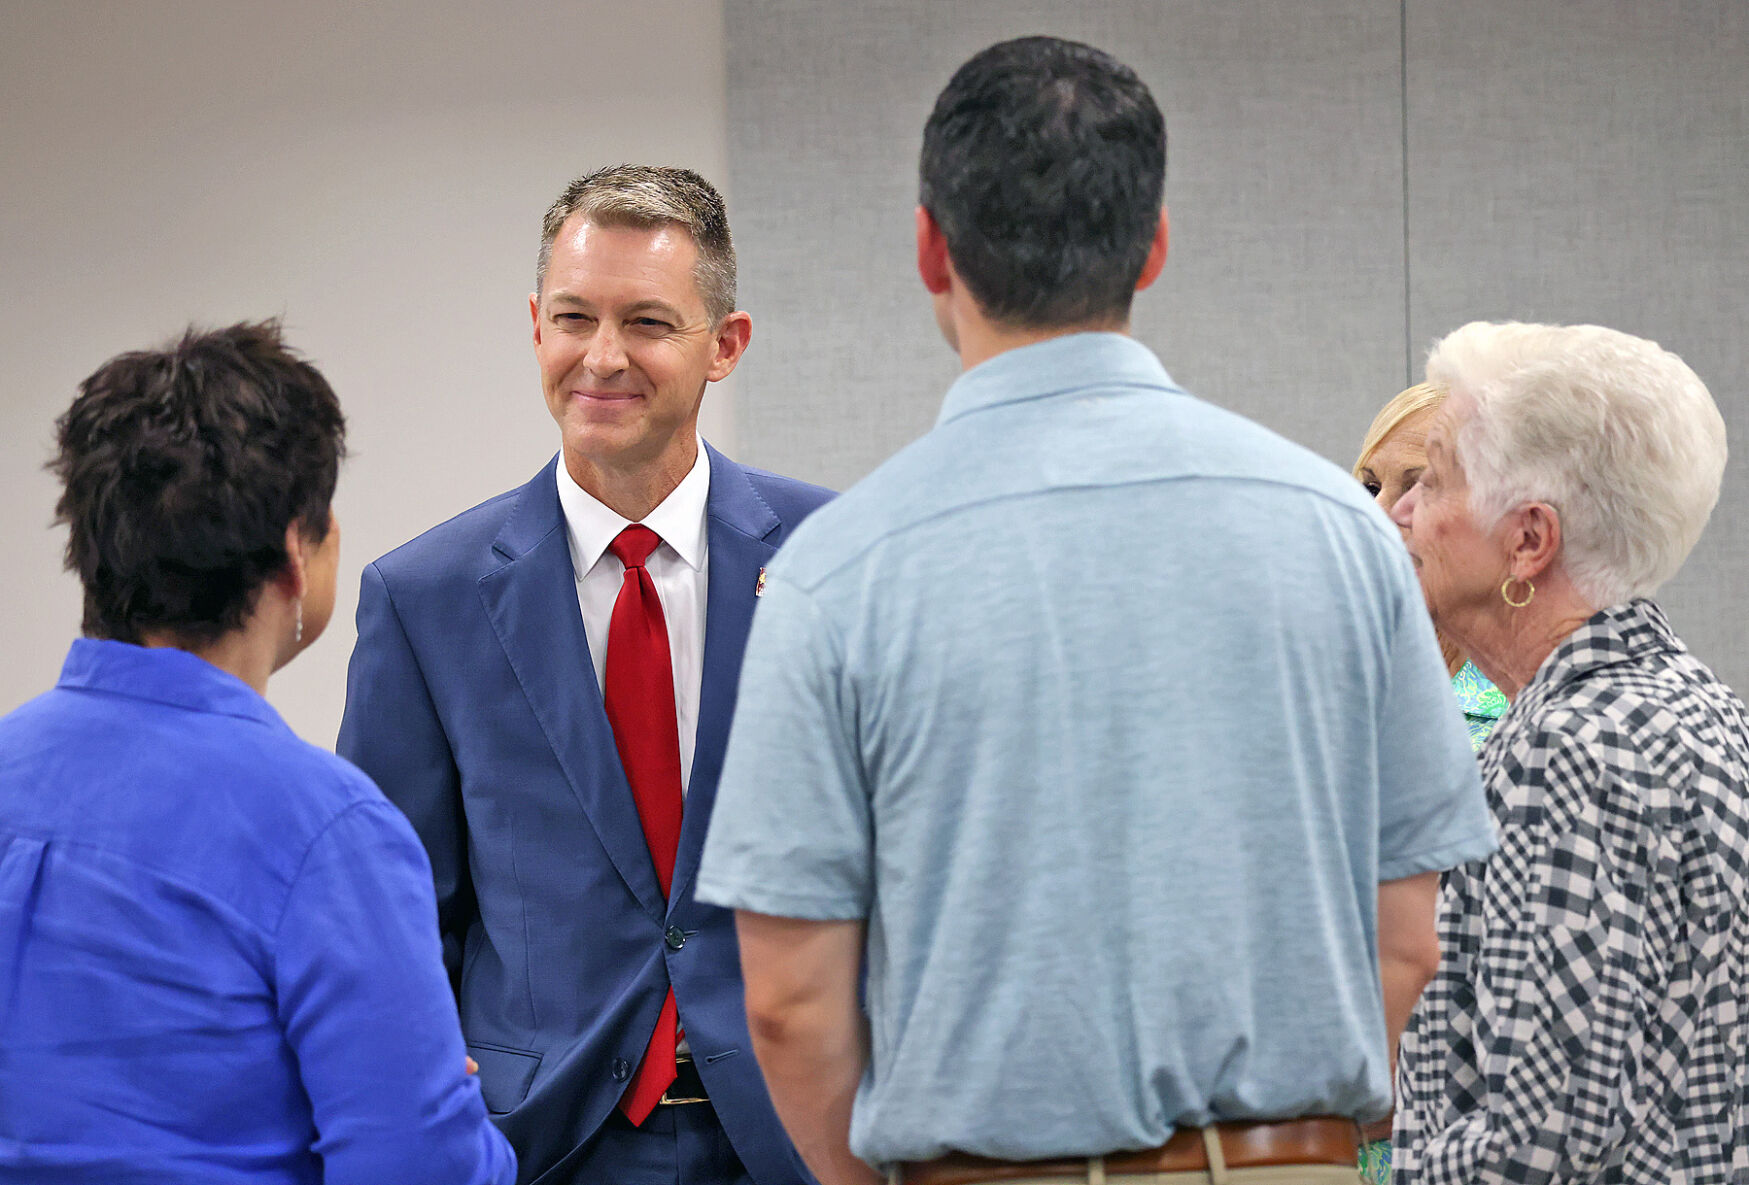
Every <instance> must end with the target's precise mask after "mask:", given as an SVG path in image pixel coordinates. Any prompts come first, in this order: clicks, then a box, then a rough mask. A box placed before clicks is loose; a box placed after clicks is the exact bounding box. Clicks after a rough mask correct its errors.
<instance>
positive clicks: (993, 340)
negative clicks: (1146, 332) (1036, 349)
mask: <svg viewBox="0 0 1749 1185" xmlns="http://www.w3.org/2000/svg"><path fill="white" fill-rule="evenodd" d="M956 313H957V315H956V317H955V321H956V324H955V326H954V329H955V334H954V338H955V341H956V342H957V344H958V347H959V356H960V369H961V370H970V369H971V368H972V367H974V366H977V365H978V364H979V363H982V362H988V361H989V360H990V359H992V358H994V357H996V355H998V354H1006V353H1007V352H1008V351H1009V350H1018V349H1020V348H1021V347H1022V346H1032V345H1037V344H1038V343H1039V342H1043V341H1050V340H1051V339H1052V338H1058V337H1068V336H1069V335H1070V334H1072V333H1123V334H1127V333H1129V331H1130V327H1129V325H1128V323H1127V322H1126V323H1120V324H1116V325H1110V324H1102V325H1050V326H1045V327H1042V328H1026V327H1016V326H1013V325H1003V324H1000V323H998V322H995V321H991V320H989V319H987V318H985V317H983V316H981V315H979V314H977V313H975V312H973V313H966V312H964V311H958V310H956Z"/></svg>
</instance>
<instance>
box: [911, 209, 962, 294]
mask: <svg viewBox="0 0 1749 1185" xmlns="http://www.w3.org/2000/svg"><path fill="white" fill-rule="evenodd" d="M917 274H918V275H919V276H921V277H922V279H923V287H925V288H927V289H928V290H929V291H930V293H931V294H933V295H935V296H940V295H941V294H942V293H943V292H946V291H947V290H948V286H949V284H950V283H951V282H952V274H953V272H952V268H951V266H950V265H949V263H948V256H947V237H946V236H945V235H943V234H942V233H941V227H939V226H937V225H936V224H935V216H934V215H932V214H930V212H929V211H928V210H925V209H924V208H923V207H922V206H918V207H917Z"/></svg>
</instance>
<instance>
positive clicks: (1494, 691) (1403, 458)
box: [1354, 383, 1506, 750]
mask: <svg viewBox="0 0 1749 1185" xmlns="http://www.w3.org/2000/svg"><path fill="white" fill-rule="evenodd" d="M1444 402H1445V392H1444V391H1443V390H1442V389H1440V388H1438V387H1434V386H1429V385H1428V384H1426V383H1419V384H1417V385H1416V386H1413V387H1410V388H1409V389H1408V390H1407V391H1404V392H1402V393H1400V394H1399V395H1397V396H1396V397H1395V398H1393V399H1392V400H1391V401H1390V402H1389V403H1387V404H1385V405H1384V407H1382V408H1380V409H1379V414H1378V415H1376V416H1374V417H1373V421H1372V426H1371V427H1370V428H1368V429H1367V430H1366V438H1365V439H1364V440H1362V441H1361V444H1360V457H1359V459H1357V460H1356V461H1355V462H1354V476H1355V477H1356V478H1358V479H1359V480H1360V484H1361V485H1363V486H1365V487H1366V489H1367V492H1368V493H1370V494H1371V495H1372V496H1373V498H1374V499H1375V500H1376V501H1377V502H1378V504H1379V509H1381V510H1383V511H1384V512H1385V513H1386V514H1390V513H1391V508H1392V507H1393V506H1395V505H1396V504H1397V499H1399V498H1401V497H1402V496H1403V495H1404V494H1405V493H1407V492H1408V490H1409V487H1410V486H1413V485H1414V484H1415V483H1416V481H1417V480H1419V479H1420V477H1421V472H1422V470H1424V469H1425V468H1426V467H1427V429H1428V426H1429V425H1430V424H1431V423H1432V420H1433V416H1434V413H1435V412H1437V411H1438V410H1439V407H1440V405H1441V404H1442V403H1444ZM1434 624H1435V631H1436V632H1437V633H1438V634H1439V650H1440V653H1441V654H1443V655H1444V656H1445V669H1446V670H1447V672H1449V673H1450V675H1451V677H1452V680H1451V682H1452V688H1453V690H1454V691H1456V692H1457V697H1458V703H1459V704H1461V705H1462V706H1463V710H1464V719H1465V721H1466V722H1467V723H1468V724H1469V728H1470V745H1471V746H1472V747H1473V748H1475V749H1477V750H1480V749H1481V747H1482V742H1483V741H1485V740H1487V739H1488V734H1489V733H1490V732H1492V731H1493V730H1494V725H1495V723H1496V722H1497V721H1499V719H1500V717H1501V716H1503V715H1505V713H1506V697H1505V696H1504V695H1502V694H1501V693H1500V690H1499V688H1497V687H1495V686H1494V685H1493V684H1492V683H1490V682H1489V681H1488V677H1487V676H1486V675H1484V674H1482V672H1481V671H1480V670H1478V669H1477V668H1476V664H1475V663H1473V662H1470V661H1469V660H1468V658H1467V657H1466V656H1465V654H1464V653H1463V651H1462V650H1461V649H1460V648H1459V647H1458V645H1457V643H1455V642H1453V641H1452V640H1451V639H1450V638H1449V637H1448V636H1447V635H1446V634H1445V633H1444V632H1443V631H1440V630H1439V629H1438V623H1437V622H1435V623H1434Z"/></svg>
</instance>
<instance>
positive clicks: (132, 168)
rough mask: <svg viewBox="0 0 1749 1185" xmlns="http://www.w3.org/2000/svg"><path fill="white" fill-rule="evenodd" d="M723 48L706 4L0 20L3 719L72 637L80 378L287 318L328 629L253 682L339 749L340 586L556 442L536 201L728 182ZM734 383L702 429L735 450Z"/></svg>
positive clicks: (151, 5)
mask: <svg viewBox="0 0 1749 1185" xmlns="http://www.w3.org/2000/svg"><path fill="white" fill-rule="evenodd" d="M722 33H723V15H722V6H721V4H720V3H719V2H716V0H704V2H700V0H640V2H639V3H637V4H623V3H609V2H606V0H570V2H569V3H566V4H562V5H561V4H508V3H493V4H475V3H466V2H464V0H437V2H434V3H419V4H414V3H372V4H369V5H353V4H347V3H340V2H337V0H316V2H312V3H304V4H298V5H269V4H266V3H255V2H249V3H231V2H229V0H185V2H182V3H168V2H160V0H141V2H121V0H115V2H110V3H78V4H57V3H41V4H34V3H22V2H10V3H7V4H6V5H5V7H4V8H0V111H4V112H5V117H4V119H3V120H0V161H3V162H4V176H5V185H4V194H5V203H4V207H3V209H4V213H3V214H0V226H3V227H4V234H3V237H0V308H4V309H5V316H4V317H0V374H3V375H4V386H3V387H0V492H3V494H4V498H5V502H6V505H7V506H8V507H9V509H8V511H7V513H6V515H5V517H4V519H3V520H0V551H3V553H4V554H5V555H6V556H8V557H9V560H10V563H8V564H7V565H6V566H5V575H4V585H3V586H0V604H3V605H4V607H5V612H4V613H3V614H0V655H4V662H3V663H0V711H6V710H10V709H11V708H12V707H14V706H16V705H17V704H18V703H20V702H22V701H24V700H25V699H27V698H29V697H30V696H32V695H35V694H36V693H38V692H39V691H41V690H43V689H45V688H46V687H48V686H49V685H50V684H51V683H52V682H53V681H54V678H55V675H56V672H57V671H58V670H59V667H60V662H61V659H62V657H63V656H64V654H65V651H66V647H67V645H68V643H69V641H70V640H71V639H72V638H73V637H74V636H75V635H76V634H77V632H78V623H79V590H78V586H77V583H76V582H75V581H74V580H73V579H72V578H71V577H69V576H67V575H66V574H64V573H63V572H62V571H61V564H60V559H61V557H60V549H61V547H62V546H63V544H64V542H65V537H64V534H65V533H64V532H63V531H60V530H57V529H51V527H50V525H49V524H50V519H51V517H52V515H53V506H54V500H55V497H56V489H55V484H54V482H53V481H52V479H51V478H50V477H49V476H48V475H47V474H46V473H44V472H43V470H42V464H43V462H44V461H45V460H46V459H47V457H48V454H49V444H50V438H51V433H52V424H53V421H54V418H55V416H57V415H58V414H59V413H60V412H61V411H62V409H64V408H65V406H66V405H67V403H68V402H69V401H70V400H71V399H72V396H73V392H74V388H75V386H76V384H77V383H78V382H79V380H80V379H82V378H83V377H84V376H85V375H87V374H89V373H90V372H91V371H92V370H94V369H95V368H96V367H97V366H98V365H99V364H100V363H102V362H103V361H104V359H106V358H108V357H109V356H111V355H112V354H115V353H117V352H119V351H121V350H126V349H135V348H139V347H142V346H148V345H153V344H157V343H159V342H161V341H163V340H164V339H166V338H168V337H169V336H171V335H172V334H174V333H176V332H177V331H179V330H180V328H181V327H182V326H183V325H185V324H186V323H188V322H190V321H194V322H199V323H202V324H206V325H217V324H225V323H229V322H231V321H235V320H239V319H243V318H258V317H263V316H270V315H278V316H282V317H283V318H284V320H285V324H286V330H287V336H288V338H289V340H290V341H291V342H292V343H293V344H294V345H296V346H297V347H298V348H300V349H301V350H303V351H304V352H305V353H306V354H308V355H309V356H310V358H311V359H312V360H313V361H315V362H316V364H317V365H318V366H320V367H321V368H322V370H323V371H324V373H326V374H327V376H328V378H329V379H330V381H331V382H332V383H333V384H334V387H335V389H336V391H338V392H339V394H340V398H341V402H342V404H343V406H344V407H345V409H346V412H347V415H348V417H349V419H350V422H351V431H350V435H349V443H350V447H351V450H352V454H353V456H352V459H351V461H350V462H349V463H348V465H347V466H346V468H345V469H344V470H343V471H342V474H341V480H340V492H339V496H338V498H337V500H336V512H337V513H338V515H339V517H340V520H341V524H342V528H343V531H344V536H343V539H344V547H343V551H342V559H341V565H342V566H341V593H340V604H339V605H338V607H337V609H336V613H335V620H334V624H333V625H332V626H331V627H330V628H329V631H328V635H327V636H325V637H324V638H322V639H321V640H320V641H319V642H318V643H317V644H316V645H315V646H314V647H313V648H312V649H311V650H310V651H308V652H307V653H306V654H305V655H304V656H303V657H302V658H300V659H299V660H298V661H297V662H296V663H294V664H293V665H292V666H290V667H288V668H287V669H286V670H285V671H283V672H281V673H280V674H279V675H278V676H277V677H276V678H275V679H274V682H273V685H272V687H271V688H270V690H269V698H270V699H272V701H273V702H274V703H275V705H276V706H278V708H279V709H280V711H281V712H282V713H284V715H285V716H286V718H287V719H288V720H289V721H290V722H291V724H292V725H293V727H295V728H296V729H297V730H298V731H299V732H300V733H302V734H303V735H304V736H305V737H307V738H308V739H310V740H311V741H314V742H316V743H318V744H322V745H328V744H330V743H332V740H333V737H334V733H335V730H336V728H337V727H338V724H339V720H340V711H341V707H342V702H343V698H344V689H345V665H346V658H347V655H348V654H349V653H350V652H351V648H352V641H353V636H354V635H353V627H352V614H353V609H354V604H355V601H356V596H357V584H358V572H359V569H360V567H361V566H362V565H363V564H364V563H366V562H368V561H369V560H370V559H373V558H375V557H376V556H377V555H380V554H381V553H382V552H384V551H386V550H388V549H389V548H391V547H393V546H395V545H397V544H399V543H401V542H403V541H404V540H406V539H408V538H410V537H412V536H413V535H415V534H417V533H418V532H419V531H421V530H423V529H425V528H426V527H428V526H431V525H432V524H434V523H436V522H439V521H440V520H442V519H444V518H447V517H449V516H450V515H451V514H454V513H456V512H458V511H460V510H463V509H465V508H466V507H468V506H470V505H472V504H473V503H475V502H477V501H479V500H481V499H483V498H486V497H489V496H490V495H492V494H494V493H497V492H499V491H501V490H504V489H507V488H509V487H511V486H513V485H517V484H520V483H521V482H523V481H525V480H526V479H527V478H528V477H529V476H530V475H532V474H533V473H534V472H535V470H536V469H538V468H539V467H540V466H541V465H542V464H544V463H545V461H546V459H547V458H548V457H549V456H550V455H551V454H552V452H553V451H555V450H556V448H557V442H558V436H557V429H556V428H555V427H554V426H553V424H552V421H551V420H550V419H549V418H548V416H547V413H546V408H545V404H544V403H543V402H542V399H541V395H540V387H539V380H538V375H537V372H536V370H535V366H534V360H533V355H532V350H531V347H530V345H529V340H528V338H529V322H528V313H527V303H526V302H527V293H528V290H529V288H530V286H531V282H532V273H533V269H534V257H535V251H536V248H537V246H538V236H539V228H540V218H541V215H542V214H543V213H544V212H545V209H546V206H547V204H548V203H549V202H550V201H551V200H552V199H553V197H554V196H555V195H556V194H557V193H558V191H559V190H560V189H561V188H562V187H563V186H564V184H565V182H566V181H568V180H569V179H570V178H571V177H573V176H575V175H576V174H578V173H580V172H583V171H585V170H587V169H590V168H593V167H595V166H598V165H602V164H611V163H615V162H618V161H622V160H630V161H639V162H644V163H657V164H679V165H685V166H688V167H691V168H695V169H698V170H699V171H700V172H702V173H703V174H704V175H705V176H707V177H710V178H712V179H713V180H716V181H718V182H719V183H722V182H723V181H724V178H725V174H726V171H727V169H726V157H727V152H726V148H725V144H726V133H725V130H724V117H723V110H724V99H723V90H724V66H723V52H722ZM733 215H734V209H733V202H732V200H731V221H733ZM754 348H755V349H757V348H758V345H757V337H756V339H755V346H754ZM725 387H726V385H725V386H719V387H717V388H713V390H712V394H711V397H710V399H708V400H707V403H706V422H705V425H704V430H705V434H706V435H707V436H708V437H710V438H711V439H712V440H713V441H714V442H717V443H719V444H724V445H726V446H728V447H731V448H732V447H733V443H734V442H733V441H732V439H730V435H731V426H732V424H733V419H732V417H731V416H730V415H729V406H728V399H729V398H730V397H732V392H731V391H729V390H726V389H725Z"/></svg>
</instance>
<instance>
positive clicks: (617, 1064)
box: [613, 1057, 632, 1082]
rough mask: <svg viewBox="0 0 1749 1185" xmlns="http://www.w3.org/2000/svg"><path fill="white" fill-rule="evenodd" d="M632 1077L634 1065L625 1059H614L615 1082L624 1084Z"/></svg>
mask: <svg viewBox="0 0 1749 1185" xmlns="http://www.w3.org/2000/svg"><path fill="white" fill-rule="evenodd" d="M631 1076H632V1064H631V1063H630V1062H628V1061H626V1059H625V1058H623V1057H616V1058H614V1059H613V1080H614V1081H615V1082H624V1081H625V1080H626V1079H627V1078H630V1077H631Z"/></svg>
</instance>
